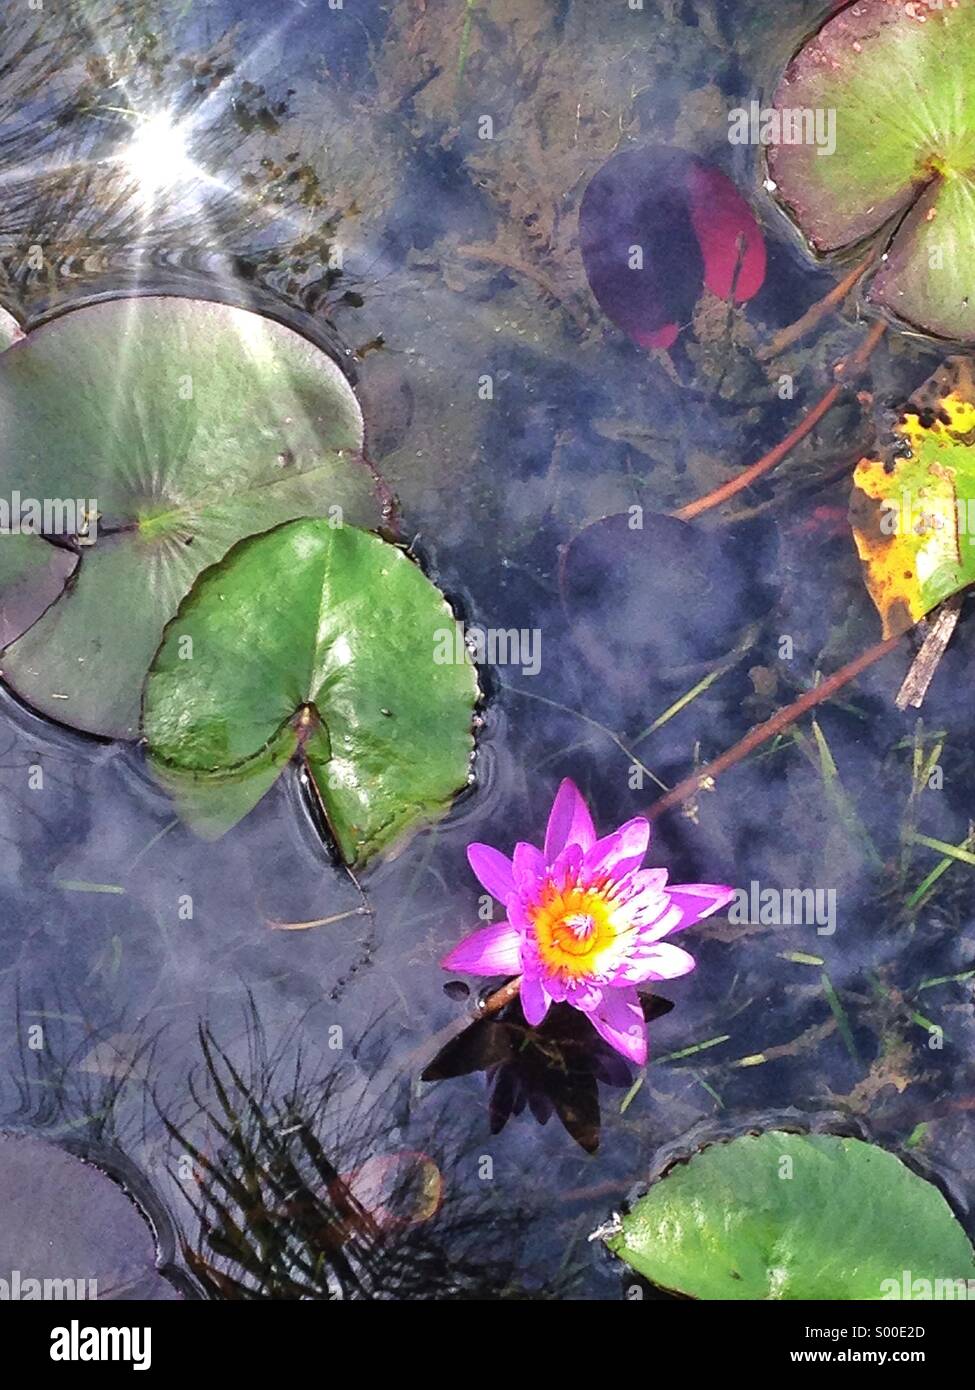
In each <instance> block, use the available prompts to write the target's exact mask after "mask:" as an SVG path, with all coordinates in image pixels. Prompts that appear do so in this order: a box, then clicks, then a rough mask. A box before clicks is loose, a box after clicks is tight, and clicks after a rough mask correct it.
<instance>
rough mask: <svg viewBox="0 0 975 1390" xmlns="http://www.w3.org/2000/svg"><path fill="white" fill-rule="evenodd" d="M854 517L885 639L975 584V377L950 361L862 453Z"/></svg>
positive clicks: (960, 361) (963, 364)
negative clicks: (885, 442)
mask: <svg viewBox="0 0 975 1390" xmlns="http://www.w3.org/2000/svg"><path fill="white" fill-rule="evenodd" d="M850 518H851V521H852V524H853V536H854V539H855V541H856V546H857V551H858V552H859V555H860V559H861V560H862V562H863V573H864V578H865V580H866V584H867V588H868V590H869V592H870V596H871V598H872V599H873V601H874V603H875V605H876V607H877V611H878V612H879V614H880V617H881V620H882V622H883V630H884V636H885V637H891V636H893V635H894V634H895V633H899V632H906V631H907V629H908V628H909V627H912V626H913V624H914V623H916V622H917V621H918V619H919V618H923V617H924V615H925V614H926V613H930V612H931V610H932V609H933V608H936V607H937V605H938V604H939V603H941V602H942V600H943V599H946V598H949V597H950V596H951V595H952V594H955V593H957V592H958V591H959V589H964V588H967V586H968V585H969V584H973V583H975V378H973V373H972V366H971V363H970V361H969V360H968V359H967V358H961V357H956V358H949V359H948V361H947V362H945V363H944V364H943V365H942V366H941V367H939V368H938V370H937V371H936V372H935V373H934V375H933V376H932V377H930V378H929V380H928V381H926V382H925V383H924V385H923V386H922V387H921V388H920V389H919V390H918V391H917V392H915V394H914V396H912V398H911V400H910V401H909V402H908V405H907V408H906V409H905V411H904V414H903V415H902V416H901V418H900V420H899V421H898V422H897V424H896V425H895V426H894V430H893V437H892V439H891V440H890V443H889V447H885V448H884V449H883V450H882V451H881V452H880V454H878V455H877V456H875V457H872V458H864V459H861V460H860V462H859V463H858V464H857V467H856V470H855V472H854V474H853V494H852V496H851V499H850Z"/></svg>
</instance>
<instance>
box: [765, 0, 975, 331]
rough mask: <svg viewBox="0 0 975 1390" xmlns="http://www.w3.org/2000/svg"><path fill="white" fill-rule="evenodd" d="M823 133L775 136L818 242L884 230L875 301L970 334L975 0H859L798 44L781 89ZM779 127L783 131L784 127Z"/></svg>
mask: <svg viewBox="0 0 975 1390" xmlns="http://www.w3.org/2000/svg"><path fill="white" fill-rule="evenodd" d="M773 104H774V107H775V109H776V110H777V111H778V113H779V116H780V119H782V120H783V126H782V130H785V129H786V128H787V123H786V119H785V113H788V112H791V113H799V115H798V117H797V118H796V124H795V131H796V133H797V134H798V133H799V129H800V126H799V122H801V121H802V120H803V119H806V120H810V121H811V120H812V119H813V117H812V115H809V116H805V117H804V116H803V115H802V113H817V112H818V113H820V118H821V119H825V118H827V117H828V115H829V113H832V114H833V116H834V117H835V137H836V140H835V151H832V152H830V145H829V141H828V138H827V139H826V140H821V141H820V143H819V145H817V143H816V140H815V138H813V139H809V138H808V136H809V134H811V133H812V132H811V130H810V131H809V132H807V137H806V138H805V139H803V140H801V141H799V142H797V143H777V144H773V145H772V147H771V148H770V149H769V155H768V166H769V173H770V175H771V178H772V179H773V180H774V183H775V184H776V186H777V193H778V197H779V199H780V200H781V202H782V203H783V204H784V205H785V207H786V208H787V210H788V211H789V212H790V214H791V215H792V216H793V218H794V219H795V221H796V222H797V223H798V225H799V227H800V229H801V230H802V232H803V233H804V234H805V236H806V237H807V239H808V240H809V242H810V243H811V245H812V246H813V248H814V249H815V250H817V251H819V252H831V251H838V250H842V249H843V248H846V247H851V246H854V245H855V244H857V243H859V242H862V241H864V240H865V239H866V238H868V237H874V236H876V235H878V234H880V235H882V236H884V237H885V238H886V239H887V245H886V250H885V256H884V258H883V260H882V262H881V265H880V268H879V270H878V272H877V274H876V275H875V276H874V277H873V280H872V282H871V284H870V286H869V289H868V291H867V298H868V300H869V302H871V303H873V304H874V305H876V306H878V307H880V308H883V309H886V310H889V311H890V312H891V313H893V314H895V315H897V317H898V318H900V319H901V320H903V321H904V322H906V323H908V324H910V325H912V326H913V327H917V328H920V329H922V330H923V331H925V332H928V333H932V334H935V335H937V336H940V337H944V338H952V339H958V340H963V341H971V340H973V339H975V266H973V263H972V258H971V246H972V244H973V241H975V3H973V0H950V3H948V0H946V2H945V3H944V4H939V5H931V6H929V5H928V4H927V3H926V0H917V3H915V4H909V3H901V2H900V0H896V3H894V0H857V3H855V4H851V5H848V6H847V7H846V8H845V9H843V10H841V11H840V12H839V13H838V14H836V15H834V16H833V17H832V18H830V19H828V20H827V21H826V23H825V24H824V25H823V26H822V28H821V29H820V30H819V31H818V33H816V34H814V35H813V37H812V38H811V39H809V41H808V42H807V43H806V44H805V45H804V46H803V48H801V49H800V51H799V52H798V53H797V54H796V56H795V58H794V59H793V60H792V63H791V64H790V65H789V67H788V68H787V70H786V72H785V75H784V76H783V78H782V81H781V83H780V84H779V87H778V90H777V91H776V93H775V97H774V102H773ZM780 134H781V131H780Z"/></svg>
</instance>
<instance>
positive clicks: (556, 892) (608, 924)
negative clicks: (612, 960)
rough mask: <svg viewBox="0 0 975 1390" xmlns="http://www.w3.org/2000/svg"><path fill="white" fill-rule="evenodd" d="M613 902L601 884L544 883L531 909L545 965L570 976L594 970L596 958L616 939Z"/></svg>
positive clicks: (549, 968) (540, 952)
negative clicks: (588, 885) (583, 886)
mask: <svg viewBox="0 0 975 1390" xmlns="http://www.w3.org/2000/svg"><path fill="white" fill-rule="evenodd" d="M615 907H616V904H615V903H614V902H612V900H611V899H610V898H608V897H607V896H606V891H605V888H577V887H575V886H573V885H568V886H566V887H565V888H561V889H560V888H556V887H555V885H554V884H551V883H550V884H546V886H545V888H544V889H543V890H542V895H541V898H540V900H539V902H538V905H537V906H536V907H535V909H534V910H533V912H532V925H533V926H534V928H535V940H536V941H537V943H538V954H539V957H540V959H541V962H542V964H543V965H544V966H545V969H546V970H548V971H549V972H551V973H552V974H554V973H555V972H556V971H558V972H560V973H561V974H563V975H567V976H569V977H570V978H572V979H578V978H580V976H584V975H594V974H598V970H599V962H600V959H601V958H602V957H604V955H605V953H606V951H607V950H608V949H610V948H611V947H612V946H613V945H614V944H615V943H616V942H617V940H618V936H619V927H618V925H617V924H616V923H615V922H614V920H613V914H614V909H615Z"/></svg>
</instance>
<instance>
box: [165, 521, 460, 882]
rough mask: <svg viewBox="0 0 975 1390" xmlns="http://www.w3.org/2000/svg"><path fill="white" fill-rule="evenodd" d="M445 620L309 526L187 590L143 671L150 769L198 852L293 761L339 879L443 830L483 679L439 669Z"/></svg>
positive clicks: (358, 540) (382, 568)
mask: <svg viewBox="0 0 975 1390" xmlns="http://www.w3.org/2000/svg"><path fill="white" fill-rule="evenodd" d="M454 630H455V629H454V618H453V615H452V613H451V611H450V608H449V607H448V605H447V603H446V602H445V600H444V598H443V595H442V594H441V593H440V592H439V590H437V589H436V588H435V587H434V586H433V584H431V583H430V581H429V580H428V579H427V578H426V576H425V575H424V574H423V572H422V571H421V570H420V569H419V567H418V566H417V565H416V564H414V563H413V561H412V560H411V559H410V558H409V557H408V556H407V555H406V554H405V553H404V552H403V551H402V550H401V549H399V548H398V547H397V546H394V545H390V544H388V543H387V542H385V541H383V540H381V539H380V538H379V537H378V536H375V535H372V534H370V533H369V532H366V531H360V530H357V529H356V528H354V527H350V526H344V527H338V528H336V527H332V526H331V525H330V524H329V523H328V522H327V521H322V520H302V521H295V522H291V523H290V524H288V525H285V526H280V527H278V528H277V529H275V530H272V531H270V532H269V533H268V534H267V535H263V536H256V537H252V538H251V539H249V540H246V541H243V542H241V544H240V545H238V546H237V547H235V549H234V550H233V551H232V552H231V553H230V555H228V557H227V558H226V560H225V561H224V562H223V563H222V564H220V565H217V566H215V567H214V568H213V569H211V570H208V571H207V573H206V574H204V575H202V576H201V577H200V579H199V580H198V581H197V584H196V586H195V588H194V589H193V592H192V593H191V594H190V596H189V598H188V599H187V600H186V602H185V603H184V604H183V606H182V607H181V609H180V611H179V613H178V615H177V617H176V618H175V619H174V620H173V622H172V623H170V625H169V627H168V628H167V629H166V635H165V640H164V641H163V644H162V646H161V648H160V650H159V652H158V653H157V655H156V658H155V660H154V661H153V663H152V669H151V671H150V673H149V679H148V681H147V682H146V695H145V710H144V730H145V735H146V738H147V740H148V744H149V751H150V763H151V766H152V769H153V771H154V772H155V774H156V775H157V777H158V778H159V779H160V781H161V782H162V783H163V784H164V785H165V786H166V787H167V788H168V790H169V791H170V793H171V794H172V795H173V797H174V798H175V799H176V801H177V804H178V805H179V807H180V808H181V810H182V812H183V814H184V815H185V817H186V819H187V820H188V821H189V822H190V824H191V825H193V826H194V827H195V828H196V829H197V830H198V831H199V832H200V833H201V834H203V835H205V836H209V837H214V836H216V835H219V834H221V833H223V831H225V830H226V829H228V828H229V827H230V825H232V824H234V823H235V822H236V821H238V820H239V819H240V818H241V817H242V816H243V815H245V814H246V813H247V811H249V810H250V809H251V807H253V806H254V805H255V804H256V803H257V801H259V800H260V798H261V797H262V796H263V795H264V792H265V791H266V790H267V789H268V787H269V786H270V785H271V784H272V783H273V782H274V781H275V780H276V778H277V777H278V775H279V774H280V772H281V770H282V769H283V768H284V767H285V766H286V765H287V764H288V763H290V762H291V761H292V760H293V759H297V760H299V761H300V763H301V764H302V765H303V766H304V769H305V771H306V772H307V773H308V775H309V777H310V778H311V780H312V783H313V785H314V788H315V792H316V795H317V796H318V797H319V798H320V803H321V809H322V810H323V811H324V813H325V815H326V817H327V819H328V822H329V825H330V827H331V829H332V832H333V834H334V836H335V840H336V842H337V844H338V846H339V849H340V850H341V852H342V855H343V857H344V858H345V860H346V861H347V862H348V863H357V862H362V861H363V860H365V859H367V858H368V857H369V856H370V855H372V854H374V853H375V852H376V851H377V850H379V849H381V848H383V847H384V846H386V845H388V844H390V843H391V842H392V841H393V840H394V839H395V838H397V837H398V836H399V835H400V834H401V833H402V832H403V831H404V830H406V828H407V827H410V826H413V825H415V824H417V823H420V822H423V821H428V820H431V819H434V818H436V817H437V816H439V815H441V814H442V813H443V812H444V811H445V810H446V808H447V807H448V806H449V804H450V801H451V799H452V798H453V796H454V795H455V794H456V792H457V791H458V790H459V789H460V788H462V787H463V786H464V785H465V784H466V782H467V779H468V776H469V770H470V760H471V754H472V751H473V735H472V730H471V719H472V711H473V708H474V704H475V701H476V699H477V694H478V690H477V678H476V675H475V671H474V667H473V665H472V663H471V661H470V659H469V658H468V656H467V653H466V650H464V651H463V656H462V659H461V660H460V661H448V662H441V661H439V660H438V659H437V658H438V656H442V655H443V653H444V650H445V648H446V647H447V646H448V643H447V642H446V641H445V640H444V635H445V634H450V635H453V633H454Z"/></svg>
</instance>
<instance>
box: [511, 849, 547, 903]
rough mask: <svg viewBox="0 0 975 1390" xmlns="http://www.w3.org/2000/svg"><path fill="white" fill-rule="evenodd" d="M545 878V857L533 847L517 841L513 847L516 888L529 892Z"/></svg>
mask: <svg viewBox="0 0 975 1390" xmlns="http://www.w3.org/2000/svg"><path fill="white" fill-rule="evenodd" d="M544 877H545V856H544V854H542V851H541V850H540V849H538V848H536V846H535V845H529V844H526V843H525V841H524V840H519V841H518V843H517V844H516V845H515V853H514V878H515V882H516V883H517V885H518V887H519V888H520V889H521V890H523V891H525V890H531V889H533V888H535V887H537V886H538V884H540V883H541V881H542V879H543V878H544Z"/></svg>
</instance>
